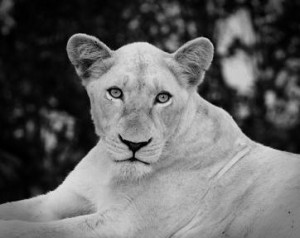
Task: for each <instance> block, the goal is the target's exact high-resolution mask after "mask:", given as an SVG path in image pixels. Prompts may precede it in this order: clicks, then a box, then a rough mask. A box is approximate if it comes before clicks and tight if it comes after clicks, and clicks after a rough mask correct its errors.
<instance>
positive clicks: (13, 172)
mask: <svg viewBox="0 0 300 238" xmlns="http://www.w3.org/2000/svg"><path fill="white" fill-rule="evenodd" d="M79 32H80V33H87V34H91V35H95V36H97V37H99V38H100V39H101V40H102V41H103V42H105V43H106V44H107V45H108V46H109V47H111V48H112V49H117V48H119V47H120V46H122V45H124V44H127V43H130V42H134V41H148V42H149V43H151V44H154V45H156V46H158V47H160V48H162V49H163V50H166V51H168V52H173V51H175V50H176V49H177V48H178V47H179V46H180V45H182V44H183V43H184V42H186V41H188V40H191V39H193V38H195V37H198V36H205V37H208V38H209V39H211V40H212V41H213V43H214V45H215V47H216V52H215V58H214V61H213V64H212V67H211V68H210V70H209V72H208V73H207V75H206V80H205V82H204V83H203V84H202V85H201V86H200V88H199V93H200V94H201V95H202V96H203V97H204V98H206V99H207V100H209V101H210V102H212V103H214V104H216V105H218V106H220V107H222V108H224V109H225V110H227V111H228V112H229V113H230V114H231V115H233V117H234V118H235V120H236V121H237V122H238V124H239V125H240V126H241V128H242V130H243V131H244V132H245V133H246V134H247V135H248V136H249V137H250V138H252V139H254V140H256V141H259V142H261V143H263V144H265V145H268V146H272V147H275V148H278V149H281V150H287V151H290V152H296V153H297V152H298V153H300V133H299V132H300V123H299V122H300V120H299V119H300V118H299V109H300V79H299V77H300V1H297V0H251V1H246V0H231V1H226V0H186V1H179V0H159V1H155V0H144V1H141V0H132V1H112V0H90V1H86V0H72V1H54V0H44V1H40V0H0V203H2V202H6V201H13V200H18V199H23V198H28V197H31V196H34V195H37V194H40V193H44V192H46V191H49V190H50V189H54V188H55V187H56V186H57V185H58V184H59V183H61V182H62V180H63V179H64V177H65V176H66V175H67V174H68V173H69V172H70V171H71V170H72V169H73V168H74V166H75V165H76V163H78V161H80V159H81V158H82V157H83V156H84V155H85V154H86V153H87V151H89V149H90V148H91V147H92V146H93V145H95V143H96V141H97V137H96V136H95V133H94V128H93V125H92V122H91V120H90V112H89V101H88V98H87V96H86V93H85V91H84V89H83V87H82V86H81V84H80V81H79V80H78V78H77V77H76V75H75V71H74V69H73V68H72V66H71V64H70V63H69V61H68V58H67V55H66V51H65V46H66V43H67V40H68V38H69V37H70V36H71V35H72V34H74V33H79Z"/></svg>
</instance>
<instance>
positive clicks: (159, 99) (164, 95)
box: [156, 92, 171, 103]
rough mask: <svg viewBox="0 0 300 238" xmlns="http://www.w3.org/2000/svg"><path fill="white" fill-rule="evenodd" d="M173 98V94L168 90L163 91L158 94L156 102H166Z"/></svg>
mask: <svg viewBox="0 0 300 238" xmlns="http://www.w3.org/2000/svg"><path fill="white" fill-rule="evenodd" d="M170 98H171V95H170V94H169V93H167V92H163V93H159V94H158V95H157V96H156V102H158V103H166V102H168V101H169V100H170Z"/></svg>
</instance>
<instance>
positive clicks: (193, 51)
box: [173, 37, 214, 87]
mask: <svg viewBox="0 0 300 238" xmlns="http://www.w3.org/2000/svg"><path fill="white" fill-rule="evenodd" d="M213 54H214V47H213V44H212V43H211V42H210V40H209V39H207V38H204V37H199V38H196V39H194V40H191V41H189V42H187V43H185V44H184V45H183V46H181V47H180V48H179V49H178V50H177V51H176V52H175V53H174V54H173V56H174V59H175V61H176V62H177V65H179V72H178V73H179V74H180V75H179V77H180V80H183V81H184V82H183V84H185V85H187V86H188V87H195V86H198V85H199V84H200V83H201V82H202V81H203V78H204V75H205V72H206V71H207V70H208V68H209V66H210V64H211V62H212V59H213Z"/></svg>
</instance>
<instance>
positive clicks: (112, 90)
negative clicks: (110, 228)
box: [107, 88, 123, 99]
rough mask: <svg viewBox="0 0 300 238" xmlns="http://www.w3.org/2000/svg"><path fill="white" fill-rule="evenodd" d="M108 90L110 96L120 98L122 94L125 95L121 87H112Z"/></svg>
mask: <svg viewBox="0 0 300 238" xmlns="http://www.w3.org/2000/svg"><path fill="white" fill-rule="evenodd" d="M107 91H108V93H109V94H110V96H112V97H113V98H117V99H118V98H122V96H123V92H122V90H121V89H119V88H110V89H108V90H107Z"/></svg>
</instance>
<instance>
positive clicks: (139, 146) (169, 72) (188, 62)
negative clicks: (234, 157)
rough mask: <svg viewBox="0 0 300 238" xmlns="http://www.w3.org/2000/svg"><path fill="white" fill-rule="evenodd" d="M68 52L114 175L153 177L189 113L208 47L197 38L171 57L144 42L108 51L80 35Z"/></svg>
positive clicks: (71, 41)
mask: <svg viewBox="0 0 300 238" xmlns="http://www.w3.org/2000/svg"><path fill="white" fill-rule="evenodd" d="M206 48H208V49H209V50H210V51H211V52H210V51H209V52H208V51H207V50H206ZM67 50H68V55H69V58H70V60H71V62H72V63H73V65H74V66H75V68H76V70H77V73H78V74H79V76H80V77H81V78H82V79H83V84H84V85H85V86H86V89H87V92H88V95H89V97H90V101H91V114H92V118H93V120H94V124H95V127H96V132H97V134H98V135H99V136H100V138H101V143H102V144H103V145H104V147H105V149H106V151H107V153H108V154H109V156H108V157H109V158H108V159H109V160H110V161H111V162H112V166H113V168H114V169H115V175H117V176H119V177H126V178H128V177H130V178H139V177H141V176H144V175H146V174H149V173H151V172H152V171H153V169H154V168H155V167H156V166H155V165H157V164H158V163H161V161H162V160H163V158H161V154H162V152H163V150H164V149H165V148H166V146H165V145H166V144H167V143H171V142H172V140H173V139H174V138H176V132H177V129H178V128H179V126H180V124H181V123H183V122H182V118H183V117H182V115H183V113H188V112H186V108H187V107H186V105H187V103H188V100H189V96H190V95H191V92H192V91H193V90H192V88H196V86H197V85H198V83H199V81H200V80H201V79H202V77H203V74H204V73H203V72H204V70H205V69H206V68H207V67H208V65H209V64H210V61H211V58H212V56H210V54H211V55H212V46H211V43H210V42H209V41H208V40H204V39H203V38H199V39H198V41H193V42H191V43H190V44H187V45H185V46H183V47H181V48H180V49H179V50H178V51H176V52H175V53H174V54H167V53H165V52H163V51H161V50H159V49H157V48H155V47H154V46H152V45H150V44H147V43H134V44H130V45H126V46H124V47H122V48H120V49H118V50H117V51H111V50H110V49H109V48H108V47H107V46H106V45H104V44H103V43H101V42H100V41H99V40H98V39H96V38H94V37H90V36H87V35H84V34H78V35H75V36H73V37H72V38H71V39H70V40H69V42H68V46H67ZM197 50H198V51H199V52H200V53H199V52H198V53H197V54H195V52H196V51H197ZM198 54H200V56H199V57H200V58H199V59H198V58H197V55H198ZM208 56H209V57H208ZM206 58H208V60H207V61H208V62H206V61H205V60H206ZM203 59H205V60H203ZM196 61H197V62H196ZM194 91H195V90H194Z"/></svg>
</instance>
